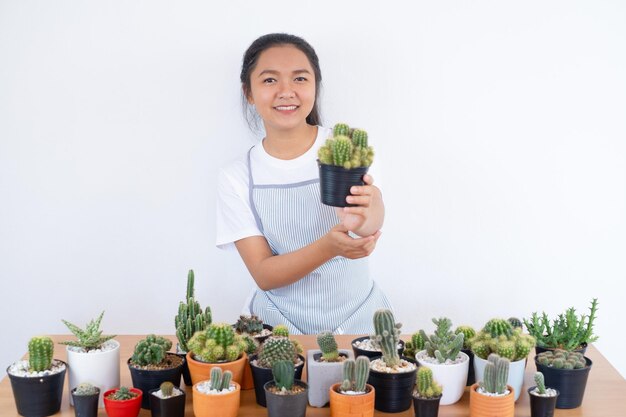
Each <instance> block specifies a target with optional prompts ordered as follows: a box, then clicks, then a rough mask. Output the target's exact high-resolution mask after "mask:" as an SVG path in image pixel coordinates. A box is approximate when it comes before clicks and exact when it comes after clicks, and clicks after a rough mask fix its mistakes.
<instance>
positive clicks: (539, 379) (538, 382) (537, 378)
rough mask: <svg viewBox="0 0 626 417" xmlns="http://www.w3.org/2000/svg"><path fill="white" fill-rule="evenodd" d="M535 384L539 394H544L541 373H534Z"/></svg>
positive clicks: (544, 385)
mask: <svg viewBox="0 0 626 417" xmlns="http://www.w3.org/2000/svg"><path fill="white" fill-rule="evenodd" d="M535 384H536V385H537V391H539V394H541V395H543V394H545V393H546V382H545V379H544V377H543V374H542V373H541V372H535Z"/></svg>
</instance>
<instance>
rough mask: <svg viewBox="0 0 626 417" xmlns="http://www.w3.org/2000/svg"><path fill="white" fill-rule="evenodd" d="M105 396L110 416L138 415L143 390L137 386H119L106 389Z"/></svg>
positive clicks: (105, 405) (135, 416) (107, 411)
mask: <svg viewBox="0 0 626 417" xmlns="http://www.w3.org/2000/svg"><path fill="white" fill-rule="evenodd" d="M103 398H104V409H105V410H106V413H107V415H108V416H109V417H137V416H138V415H139V410H141V399H142V398H143V392H142V391H141V390H140V389H137V388H128V387H119V388H114V389H111V390H108V391H106V392H105V393H104V394H103Z"/></svg>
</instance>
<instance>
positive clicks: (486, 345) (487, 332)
mask: <svg viewBox="0 0 626 417" xmlns="http://www.w3.org/2000/svg"><path fill="white" fill-rule="evenodd" d="M469 344H470V348H471V349H472V352H474V354H475V355H476V356H478V357H479V358H482V359H487V358H488V357H489V355H490V354H491V353H497V354H498V355H499V356H501V357H503V358H507V359H509V360H510V361H512V362H515V361H518V360H522V359H525V358H526V357H527V356H528V354H529V353H530V350H531V349H532V348H533V347H534V346H535V338H534V337H532V336H530V335H527V334H524V333H522V329H521V328H513V326H512V325H511V323H509V322H508V320H504V319H492V320H489V321H488V322H487V324H486V325H485V327H484V328H483V329H482V330H481V331H480V332H478V333H477V334H476V336H474V337H473V338H472V339H471V340H470V341H469Z"/></svg>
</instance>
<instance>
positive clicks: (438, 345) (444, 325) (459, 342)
mask: <svg viewBox="0 0 626 417" xmlns="http://www.w3.org/2000/svg"><path fill="white" fill-rule="evenodd" d="M432 320H433V323H435V326H437V329H436V330H435V333H434V334H432V335H430V336H427V335H426V332H424V330H420V335H421V336H422V338H423V339H424V341H425V342H424V349H426V353H427V354H428V356H430V357H431V358H437V361H438V362H439V363H445V362H446V360H451V361H453V360H455V359H456V357H457V356H458V354H459V352H460V351H461V349H463V340H464V338H465V334H464V333H463V332H460V333H458V334H454V332H453V331H452V330H451V329H452V321H450V319H449V318H447V317H442V318H440V319H432Z"/></svg>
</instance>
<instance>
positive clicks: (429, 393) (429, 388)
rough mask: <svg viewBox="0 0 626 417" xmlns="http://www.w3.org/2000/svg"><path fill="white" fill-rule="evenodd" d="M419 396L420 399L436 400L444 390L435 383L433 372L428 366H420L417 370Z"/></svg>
mask: <svg viewBox="0 0 626 417" xmlns="http://www.w3.org/2000/svg"><path fill="white" fill-rule="evenodd" d="M415 388H416V389H415V391H416V392H417V396H418V397H420V398H436V397H439V396H440V395H441V393H442V392H443V388H442V387H441V385H439V384H438V383H437V382H436V381H433V371H432V370H431V369H430V368H429V367H427V366H420V367H419V369H418V370H417V384H416V386H415Z"/></svg>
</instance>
